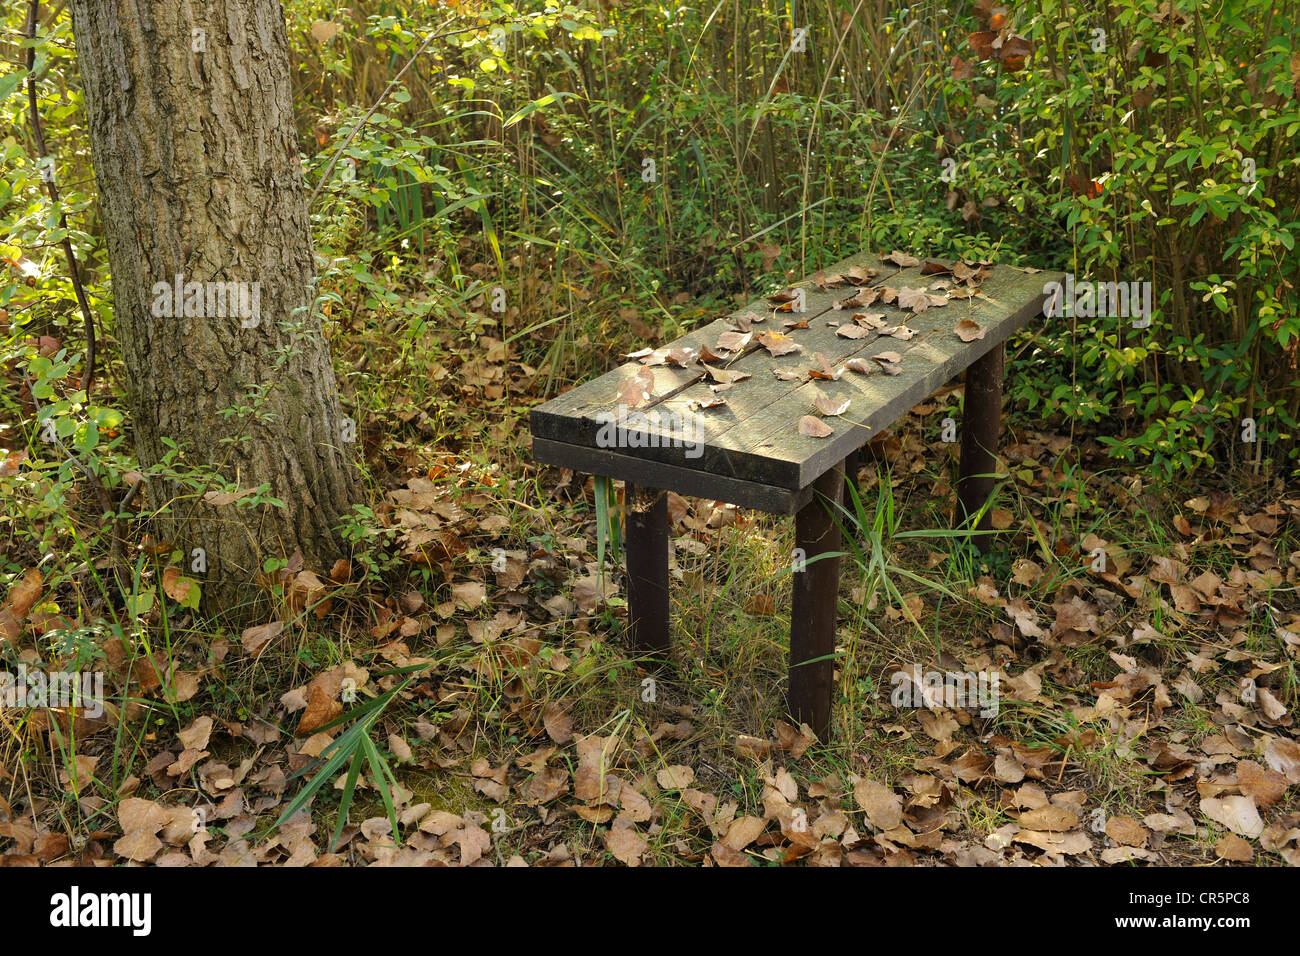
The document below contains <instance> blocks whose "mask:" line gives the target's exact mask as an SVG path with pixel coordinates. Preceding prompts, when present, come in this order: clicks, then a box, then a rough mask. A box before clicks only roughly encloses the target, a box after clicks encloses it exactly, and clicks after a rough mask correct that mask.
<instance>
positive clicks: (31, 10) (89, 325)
mask: <svg viewBox="0 0 1300 956" xmlns="http://www.w3.org/2000/svg"><path fill="white" fill-rule="evenodd" d="M40 7H41V0H31V4H30V6H29V7H28V12H27V39H28V40H31V41H33V43H32V45H31V46H29V47H28V48H27V109H28V113H29V115H30V118H31V124H32V136H33V138H34V139H35V140H36V155H37V156H38V157H39V158H40V159H44V158H45V157H47V156H48V155H49V152H48V151H47V150H46V148H45V134H44V132H43V131H42V130H41V114H40V111H39V110H38V109H37V108H36V76H35V73H34V71H35V68H36V44H35V42H34V41H35V40H36V26H37V17H38V15H39V12H40ZM41 178H42V179H44V180H45V187H46V189H47V190H48V191H49V194H50V200H51V202H53V203H54V204H55V205H56V206H58V205H59V187H58V186H57V185H56V184H55V182H54V161H53V159H51V160H50V163H49V173H48V175H44V174H43V175H42V176H41ZM59 228H60V229H63V230H64V231H67V228H68V217H67V216H66V215H64V214H63V213H62V212H60V213H59ZM60 245H62V246H63V255H64V257H65V258H66V259H67V260H68V275H69V277H70V278H71V279H72V290H73V291H74V292H75V293H76V295H77V305H79V306H80V307H81V319H82V322H83V323H84V325H85V329H86V371H85V372H84V373H83V374H82V376H81V390H82V391H83V392H85V393H86V398H87V400H89V398H90V386H91V383H93V382H94V380H95V320H94V317H93V316H92V315H91V314H90V302H89V301H88V300H87V299H86V290H85V289H84V288H83V287H82V285H81V272H80V270H78V269H77V256H76V254H75V253H74V252H73V251H72V240H70V239H69V238H68V237H67V236H64V237H63V242H62V243H60Z"/></svg>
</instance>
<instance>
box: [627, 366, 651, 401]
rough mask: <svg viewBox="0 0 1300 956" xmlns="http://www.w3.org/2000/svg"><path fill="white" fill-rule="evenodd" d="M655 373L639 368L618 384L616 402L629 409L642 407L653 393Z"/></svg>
mask: <svg viewBox="0 0 1300 956" xmlns="http://www.w3.org/2000/svg"><path fill="white" fill-rule="evenodd" d="M654 388H655V373H654V372H652V371H650V369H648V368H639V369H637V370H636V371H635V372H633V373H632V374H631V375H629V376H628V377H627V378H625V379H623V381H621V382H619V383H618V400H619V401H620V402H621V403H622V404H624V405H626V406H628V407H629V408H636V407H637V406H638V405H644V404H645V403H646V402H648V401H649V400H650V396H651V395H652V394H653V393H654Z"/></svg>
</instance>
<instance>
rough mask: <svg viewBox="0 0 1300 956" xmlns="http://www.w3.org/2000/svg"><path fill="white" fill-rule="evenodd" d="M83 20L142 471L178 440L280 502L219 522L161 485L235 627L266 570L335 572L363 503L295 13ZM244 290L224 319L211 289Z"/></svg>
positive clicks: (78, 33)
mask: <svg viewBox="0 0 1300 956" xmlns="http://www.w3.org/2000/svg"><path fill="white" fill-rule="evenodd" d="M72 22H73V32H74V35H75V37H76V45H77V56H78V60H79V64H80V70H81V76H82V81H83V84H84V88H85V105H86V112H87V115H88V128H89V134H90V142H91V158H92V160H93V163H94V167H95V177H96V182H97V184H98V187H99V203H100V207H101V210H102V214H103V219H104V223H105V231H106V234H107V248H108V260H109V266H110V268H111V270H112V280H113V299H114V318H115V328H116V333H117V339H118V342H119V344H120V347H121V354H122V360H123V363H124V365H125V369H126V388H127V400H128V405H129V408H130V411H131V416H132V430H133V436H134V440H135V445H136V450H137V453H138V455H139V458H140V462H141V464H142V465H143V466H144V467H145V468H151V467H153V466H156V465H158V464H159V463H160V462H161V461H163V459H164V456H165V455H166V454H167V453H168V447H167V444H166V441H167V440H171V441H173V442H175V443H177V444H178V445H179V447H180V449H181V462H180V464H181V467H182V468H185V467H192V468H199V469H207V470H208V471H209V473H211V472H215V473H217V474H219V475H220V476H221V477H222V478H223V479H225V480H226V481H228V482H231V483H234V484H236V485H238V487H239V488H241V489H255V488H258V487H259V486H261V485H263V484H266V485H269V490H268V491H267V494H268V495H269V496H272V497H275V498H278V499H280V500H281V501H283V502H284V507H277V506H274V505H271V504H257V505H255V506H254V507H251V508H250V507H240V506H238V505H236V504H224V505H223V504H212V503H210V502H208V501H205V500H203V498H202V494H203V491H204V488H197V489H196V488H195V487H193V486H188V485H184V484H181V483H180V482H178V481H174V480H168V479H165V478H151V479H150V483H149V485H148V492H149V499H150V502H149V503H150V506H151V508H154V509H159V508H161V509H162V512H163V513H162V514H161V515H160V516H159V518H158V519H157V533H158V535H159V536H160V537H163V538H164V539H165V540H169V541H171V542H172V543H173V545H174V546H175V547H177V548H180V549H181V550H182V551H183V552H184V554H185V555H186V558H185V562H186V565H187V566H188V565H189V564H190V561H191V558H190V555H191V554H192V551H193V549H194V548H202V549H203V550H204V552H205V555H206V562H207V571H206V573H205V574H202V575H195V576H196V577H199V579H200V580H201V581H202V583H203V591H204V597H205V601H207V602H208V604H207V607H208V608H209V609H211V610H215V609H218V608H222V607H224V608H225V609H230V608H232V607H233V606H234V605H235V604H238V603H242V602H244V601H246V600H247V599H248V597H249V596H250V594H251V593H252V588H253V587H254V577H255V575H256V572H257V571H259V570H260V569H261V567H262V563H263V560H264V559H265V558H268V557H281V556H287V555H290V554H292V553H293V551H294V550H300V551H301V552H302V555H303V558H304V564H305V566H306V567H308V568H313V569H316V570H318V571H321V570H324V571H328V570H329V567H330V563H331V562H332V561H333V560H335V559H336V558H338V557H339V556H341V555H342V554H344V552H345V548H344V546H343V542H342V541H341V539H340V538H339V536H338V534H337V530H336V528H337V524H338V520H339V518H340V517H341V516H343V515H345V514H347V513H348V511H349V510H350V508H351V506H352V504H353V503H354V502H356V501H359V500H360V497H361V486H360V481H359V478H358V474H357V468H356V464H355V462H354V460H353V455H352V453H353V451H354V449H355V448H356V446H355V445H353V444H349V440H350V439H351V440H355V438H354V435H355V431H353V430H352V429H350V428H349V423H348V422H347V421H346V420H345V419H344V417H343V414H342V411H341V409H340V405H339V397H338V388H337V385H336V382H335V376H334V371H333V367H332V365H331V363H330V356H329V349H328V346H327V344H326V342H325V337H324V332H323V328H322V322H321V317H320V315H319V313H316V314H313V312H314V310H312V309H311V308H310V304H311V302H312V299H313V288H314V274H315V262H314V251H313V249H312V243H311V233H310V228H309V221H308V215H307V206H306V193H305V192H304V189H303V181H302V168H301V165H300V162H299V158H298V145H297V142H296V138H295V132H294V124H293V113H292V102H291V95H290V81H289V60H288V42H287V37H286V31H285V21H284V12H283V9H282V7H281V5H280V2H279V0H185V2H181V0H73V2H72ZM178 276H181V277H183V279H182V280H181V281H180V282H178V281H177V277H178ZM194 282H197V283H207V284H209V285H207V286H202V287H199V291H200V300H199V302H198V308H197V309H194V308H190V309H185V308H182V312H187V313H194V312H198V313H199V314H183V315H175V316H172V317H167V315H166V313H167V312H168V311H169V310H170V309H171V307H172V306H174V305H175V304H176V298H175V296H174V295H173V298H172V300H171V302H168V301H167V299H166V298H165V296H163V295H162V294H161V293H160V291H159V289H160V287H159V284H160V283H162V284H168V287H170V286H176V285H180V286H182V295H181V297H180V298H181V300H182V301H181V304H182V306H184V304H185V300H187V299H189V300H190V302H191V303H193V300H192V298H191V293H192V292H193V291H194V287H193V286H188V284H190V283H194ZM232 282H233V283H242V284H243V285H242V286H240V287H239V288H240V289H241V290H242V291H243V293H244V294H245V295H246V296H248V298H247V299H245V300H244V304H245V305H249V306H251V305H252V304H254V303H255V304H256V306H257V309H256V314H255V315H254V314H252V309H251V308H250V309H248V310H247V311H244V312H239V313H237V314H236V315H234V316H231V314H230V313H231V312H232V311H235V310H233V309H230V308H229V306H227V309H226V311H225V313H224V314H222V310H221V308H220V301H216V302H214V301H213V296H212V290H214V289H216V288H221V287H219V286H216V285H215V284H217V283H223V284H224V283H232ZM254 283H256V285H255V286H254V285H253V284H254ZM186 286H188V288H186ZM225 288H228V289H229V288H234V287H230V286H226V287H225ZM250 290H256V291H255V293H254V292H250ZM254 407H255V409H256V410H255V411H254V410H253V409H254ZM230 409H238V410H239V411H237V412H236V413H234V414H231V413H230V412H229V410H230ZM217 484H219V481H218V482H217ZM206 488H207V489H208V490H211V489H213V488H214V485H213V484H208V485H206ZM245 504H247V501H245Z"/></svg>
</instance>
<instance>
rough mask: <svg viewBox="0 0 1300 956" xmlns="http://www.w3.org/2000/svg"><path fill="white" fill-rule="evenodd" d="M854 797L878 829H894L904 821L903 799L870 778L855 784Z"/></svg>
mask: <svg viewBox="0 0 1300 956" xmlns="http://www.w3.org/2000/svg"><path fill="white" fill-rule="evenodd" d="M853 799H854V800H855V801H857V804H858V807H859V808H861V809H862V811H863V812H865V813H866V815H867V820H868V821H869V822H870V823H871V825H872V826H873V827H875V828H876V829H877V830H881V831H886V830H893V829H895V828H897V827H899V826H901V825H902V823H903V801H902V800H901V799H899V796H898V794H896V793H894V791H893V790H891V789H889V788H888V787H886V786H885V785H884V784H881V783H877V782H876V781H874V780H871V779H869V778H865V777H864V778H863V779H861V780H859V781H858V782H857V783H855V784H854V785H853Z"/></svg>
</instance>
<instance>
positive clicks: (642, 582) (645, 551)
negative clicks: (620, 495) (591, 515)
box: [626, 484, 672, 655]
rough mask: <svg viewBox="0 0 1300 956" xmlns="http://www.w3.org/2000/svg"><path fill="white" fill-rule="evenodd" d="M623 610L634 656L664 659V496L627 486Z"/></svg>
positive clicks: (666, 643) (666, 637)
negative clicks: (625, 587) (629, 630)
mask: <svg viewBox="0 0 1300 956" xmlns="http://www.w3.org/2000/svg"><path fill="white" fill-rule="evenodd" d="M626 501H627V607H628V617H629V618H630V621H631V625H632V650H633V653H635V654H638V655H639V654H658V655H666V654H667V653H668V651H669V649H670V648H671V647H672V641H671V638H670V637H669V631H668V494H667V492H664V491H659V490H656V489H654V488H637V487H635V486H634V485H632V484H628V485H627V488H626Z"/></svg>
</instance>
